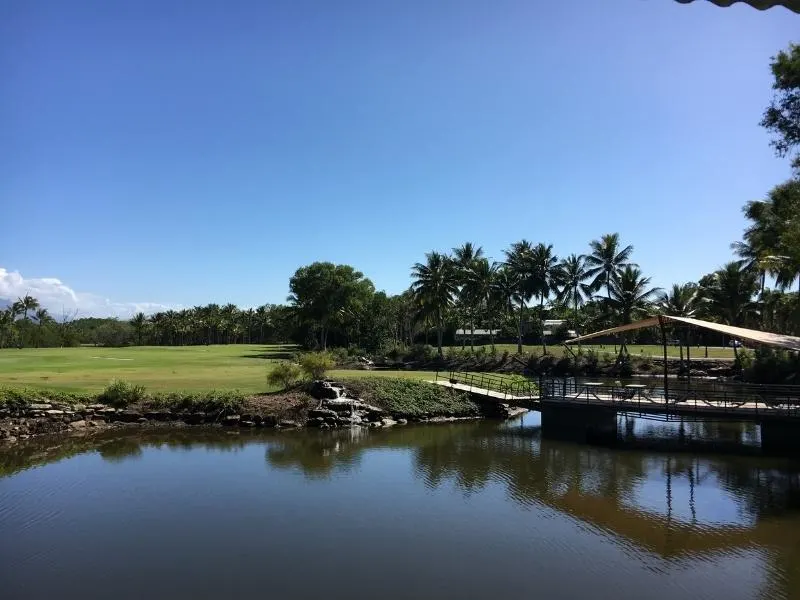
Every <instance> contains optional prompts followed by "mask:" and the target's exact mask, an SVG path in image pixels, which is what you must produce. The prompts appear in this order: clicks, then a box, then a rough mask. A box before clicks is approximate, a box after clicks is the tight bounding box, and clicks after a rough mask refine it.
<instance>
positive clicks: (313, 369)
mask: <svg viewBox="0 0 800 600" xmlns="http://www.w3.org/2000/svg"><path fill="white" fill-rule="evenodd" d="M333 365H334V362H333V358H331V355H330V354H328V353H327V352H307V353H306V354H303V355H302V356H301V357H300V368H301V369H303V371H304V372H305V373H306V374H307V375H308V376H309V377H311V379H322V378H323V377H325V372H326V371H328V370H330V369H331V368H333Z"/></svg>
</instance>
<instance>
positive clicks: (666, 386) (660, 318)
mask: <svg viewBox="0 0 800 600" xmlns="http://www.w3.org/2000/svg"><path fill="white" fill-rule="evenodd" d="M658 325H659V327H660V328H661V345H662V348H663V349H664V405H668V404H669V380H668V378H667V331H666V328H665V327H664V317H663V316H662V315H658Z"/></svg>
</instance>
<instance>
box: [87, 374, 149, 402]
mask: <svg viewBox="0 0 800 600" xmlns="http://www.w3.org/2000/svg"><path fill="white" fill-rule="evenodd" d="M146 398H147V392H146V391H145V389H144V386H141V385H133V384H132V383H129V382H127V381H122V380H121V379H115V380H114V381H112V382H111V383H110V384H109V385H108V386H107V387H106V389H104V390H103V392H102V393H101V394H100V395H99V396H98V397H97V399H98V400H100V402H104V403H105V404H110V405H111V406H116V407H119V408H124V407H126V406H128V405H130V404H134V403H136V402H142V401H144V400H145V399H146Z"/></svg>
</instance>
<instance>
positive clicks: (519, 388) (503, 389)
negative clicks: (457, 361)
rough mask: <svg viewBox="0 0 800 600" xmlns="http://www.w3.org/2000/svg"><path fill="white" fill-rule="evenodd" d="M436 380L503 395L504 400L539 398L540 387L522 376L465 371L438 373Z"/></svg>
mask: <svg viewBox="0 0 800 600" xmlns="http://www.w3.org/2000/svg"><path fill="white" fill-rule="evenodd" d="M436 379H437V380H441V379H446V380H447V381H449V382H450V383H453V384H461V385H465V386H468V387H470V388H474V389H475V390H489V391H492V392H497V393H499V394H503V397H504V398H510V397H516V398H530V399H534V398H537V397H538V396H539V387H538V385H537V383H536V382H535V381H532V380H530V379H527V378H524V377H522V376H521V375H502V374H499V373H470V372H465V371H449V372H447V373H436Z"/></svg>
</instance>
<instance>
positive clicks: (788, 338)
mask: <svg viewBox="0 0 800 600" xmlns="http://www.w3.org/2000/svg"><path fill="white" fill-rule="evenodd" d="M661 319H663V320H664V322H673V323H685V324H687V325H692V326H694V327H699V328H700V329H708V330H710V331H716V332H718V333H724V334H725V335H729V336H731V337H733V338H737V339H740V340H749V341H751V342H756V343H758V344H764V345H765V346H773V347H775V348H783V349H785V350H794V351H795V352H800V337H795V336H793V335H783V334H780V333H768V332H766V331H758V330H756V329H746V328H744V327H734V326H732V325H722V324H721V323H712V322H711V321H703V320H701V319H690V318H688V317H673V316H670V315H660V316H657V317H648V318H647V319H642V320H641V321H636V322H634V323H628V324H627V325H620V326H619V327H612V328H611V329H603V330H602V331H596V332H595V333H589V334H587V335H582V336H580V337H577V338H574V339H571V340H567V341H566V342H564V343H565V344H576V343H580V342H582V341H584V340H590V339H592V338H597V337H602V336H604V335H615V334H617V333H622V332H624V331H633V330H635V329H644V328H645V327H655V326H658V325H659V324H660V322H661Z"/></svg>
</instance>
